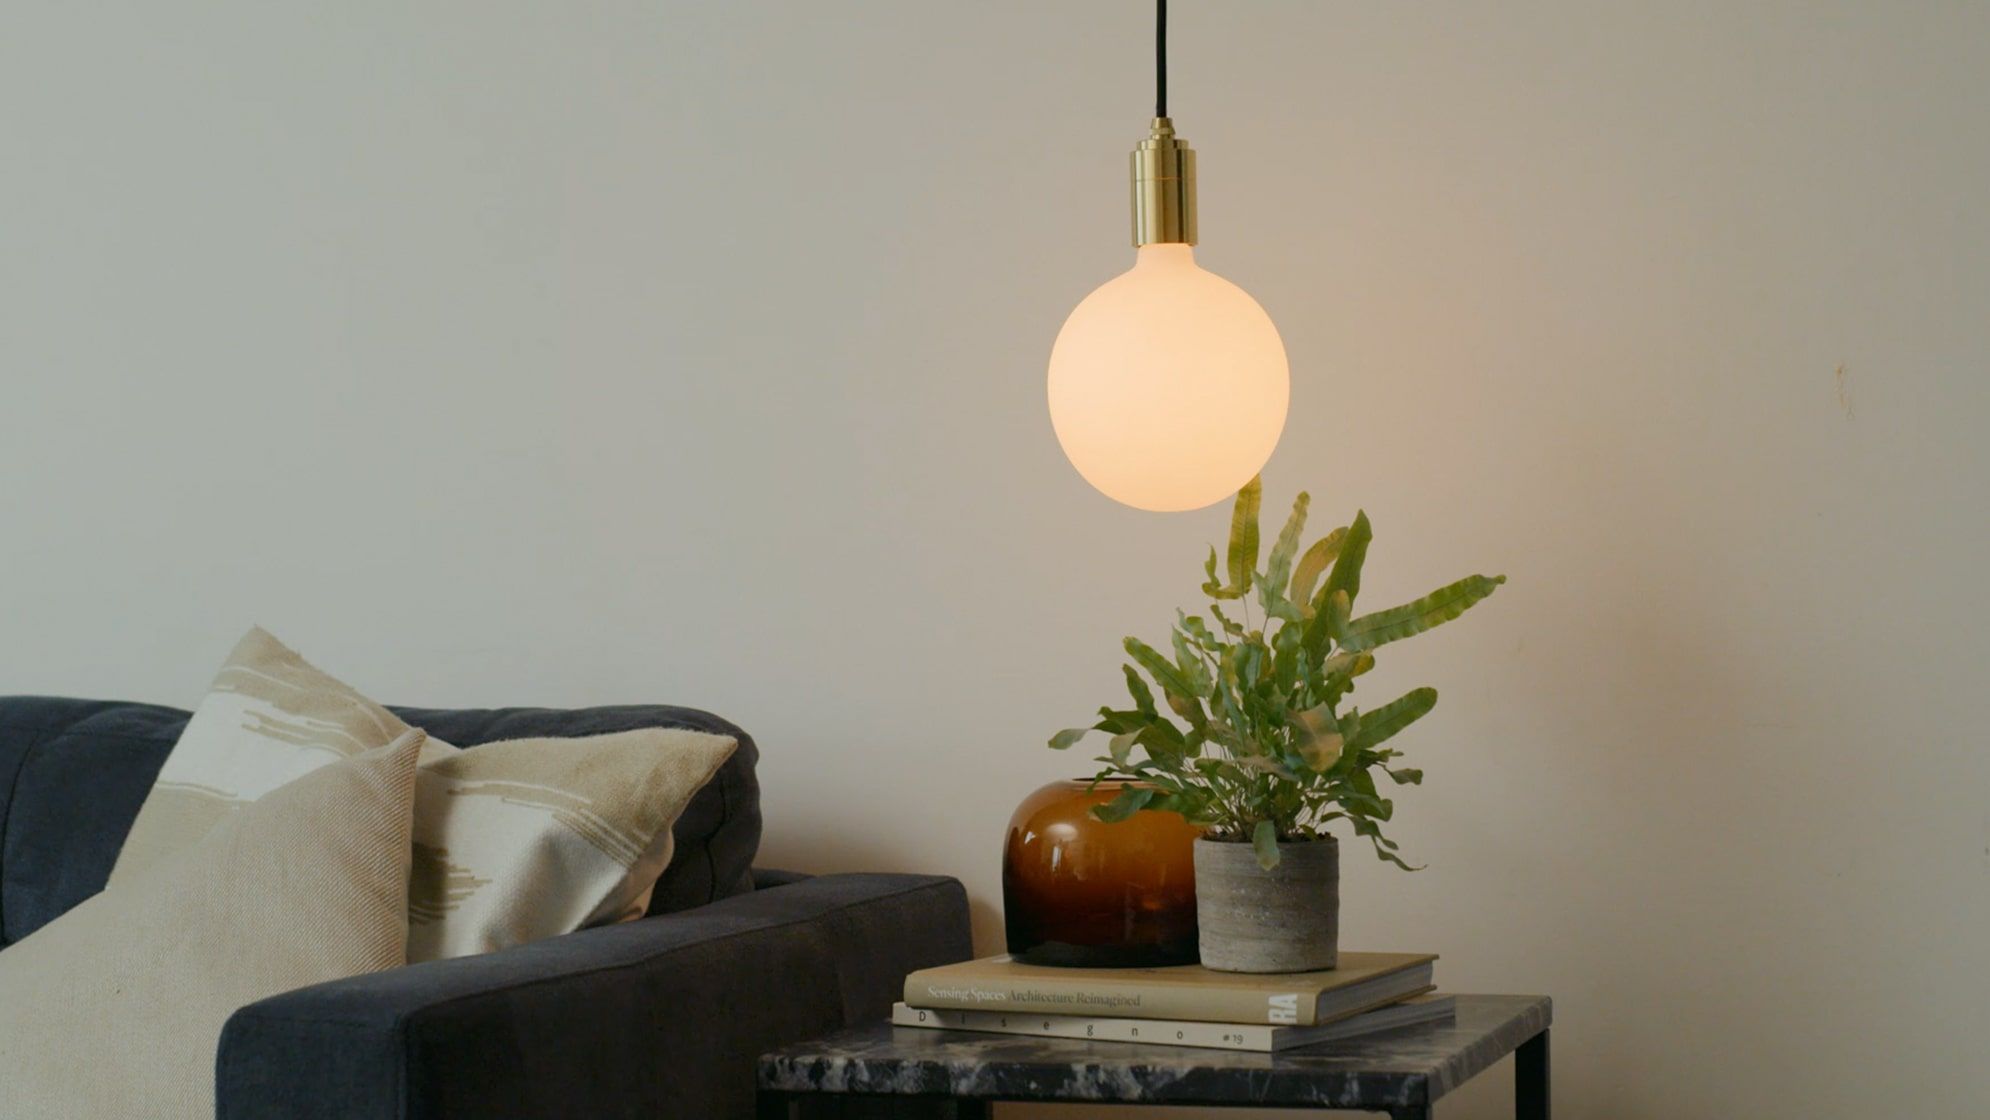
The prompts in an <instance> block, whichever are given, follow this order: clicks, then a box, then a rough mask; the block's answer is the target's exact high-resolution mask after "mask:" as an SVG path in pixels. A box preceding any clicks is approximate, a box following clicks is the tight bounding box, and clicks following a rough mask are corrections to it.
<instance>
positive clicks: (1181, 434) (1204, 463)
mask: <svg viewBox="0 0 1990 1120" xmlns="http://www.w3.org/2000/svg"><path fill="white" fill-rule="evenodd" d="M1167 45H1168V4H1167V0H1156V3H1155V32H1154V72H1155V73H1154V88H1155V96H1154V120H1153V122H1152V125H1151V126H1150V130H1149V132H1148V136H1147V139H1145V140H1143V141H1141V142H1140V144H1139V146H1138V147H1136V148H1134V150H1133V245H1134V261H1133V267H1132V268H1131V269H1129V270H1128V271H1126V272H1124V273H1121V274H1120V275H1119V276H1116V277H1114V278H1113V279H1111V280H1108V281H1106V283H1105V284H1103V285H1101V286H1100V287H1099V288H1098V289H1096V290H1095V291H1093V292H1092V294H1091V295H1088V296H1086V297H1085V299H1084V300H1083V302H1081V303H1079V304H1078V307H1077V309H1076V310H1074V311H1072V312H1071V317H1070V318H1068V319H1066V320H1065V321H1064V328H1063V329H1062V330H1060V331H1058V332H1057V342H1056V343H1055V344H1054V345H1053V346H1052V347H1051V351H1050V422H1051V426H1052V427H1054V428H1055V429H1056V430H1057V442H1058V443H1059V444H1060V445H1062V446H1063V448H1064V454H1065V456H1066V457H1068V458H1069V459H1070V460H1071V465H1072V466H1074V467H1076V468H1077V469H1078V473H1079V474H1080V475H1083V476H1084V478H1085V481H1087V482H1089V483H1091V484H1092V485H1093V486H1095V487H1097V488H1098V489H1099V490H1101V491H1102V492H1104V493H1105V495H1106V496H1107V497H1109V498H1112V499H1114V500H1116V501H1120V502H1124V503H1125V504H1127V505H1129V506H1134V507H1136V508H1138V509H1145V510H1156V511H1171V510H1188V509H1200V508H1202V507H1203V506H1207V505H1210V504H1213V503H1215V502H1219V501H1222V500H1223V499H1225V498H1227V497H1229V496H1230V495H1232V494H1235V493H1236V492H1237V491H1238V490H1239V489H1241V488H1242V487H1243V486H1244V484H1245V483H1247V482H1249V481H1250V480H1251V479H1252V477H1254V476H1255V475H1256V474H1257V473H1258V470H1259V468H1261V467H1263V466H1264V464H1265V460H1267V459H1269V458H1271V452H1272V449H1273V448H1274V447H1276V446H1277V445H1278V436H1279V433H1280V432H1281V431H1283V430H1284V428H1285V410H1286V404H1287V401H1288V398H1289V397H1290V395H1291V376H1290V374H1289V372H1288V371H1287V368H1286V363H1285V344H1284V343H1283V342H1281V341H1280V340H1279V337H1278V328H1277V327H1275V326H1273V325H1272V322H1271V317H1270V316H1269V315H1266V314H1265V312H1264V308H1262V307H1259V306H1258V303H1257V301H1256V300H1254V299H1252V298H1251V297H1250V294H1249V293H1247V292H1245V291H1244V290H1243V289H1242V288H1239V287H1238V286H1237V285H1235V284H1232V283H1231V282H1230V281H1228V280H1225V279H1223V278H1222V277H1221V276H1218V275H1216V274H1215V273H1213V272H1209V271H1206V270H1205V269H1203V268H1202V267H1201V266H1199V265H1197V264H1196V263H1195V248H1194V246H1195V243H1196V221H1195V153H1194V152H1193V151H1191V150H1190V149H1189V146H1188V145H1187V144H1185V143H1183V142H1182V141H1181V140H1180V139H1179V138H1177V137H1176V136H1175V125H1174V122H1173V121H1172V120H1170V119H1169V117H1168V46H1167Z"/></svg>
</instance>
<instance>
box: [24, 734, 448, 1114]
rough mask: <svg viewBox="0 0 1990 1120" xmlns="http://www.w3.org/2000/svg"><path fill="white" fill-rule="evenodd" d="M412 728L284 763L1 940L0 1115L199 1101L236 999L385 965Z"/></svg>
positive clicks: (403, 873)
mask: <svg viewBox="0 0 1990 1120" xmlns="http://www.w3.org/2000/svg"><path fill="white" fill-rule="evenodd" d="M421 744H422V733H421V732H419V731H410V732H408V733H406V734H404V735H402V736H401V737H400V738H398V739H396V740H394V741H393V743H391V744H389V745H388V746H384V747H381V748H379V749H377V750H371V751H367V752H365V753H363V754H360V755H359V756H357V757H355V758H351V759H346V760H344V761H340V762H338V763H336V764H334V765H331V766H326V767H323V768H321V769H319V770H317V771H315V772H313V773H311V774H308V775H306V776H304V777H302V778H299V779H298V780H297V781H295V782H292V783H290V784H289V785H286V786H284V787H283V788H281V789H279V790H277V791H275V792H274V793H271V794H270V795H269V796H268V797H265V798H263V799H262V800H260V801H258V802H256V803H255V804H253V805H250V806H247V807H246V808H244V809H243V810H242V811H241V812H238V813H233V814H231V815H229V817H228V818H227V819H226V820H224V821H221V822H219V823H217V824H216V825H215V827H214V828H213V829H211V830H210V831H209V832H208V833H207V835H206V836H205V837H203V838H202V839H201V840H200V841H199V842H198V843H195V844H194V845H193V846H192V847H190V848H188V849H187V850H186V851H184V852H181V853H180V854H179V855H177V856H174V857H172V858H169V859H166V860H163V861H161V862H159V863H158V864H157V865H156V866H154V867H153V868H152V870H151V872H150V874H148V875H147V876H146V877H145V878H144V880H143V881H141V882H136V883H132V884H130V885H128V886H125V887H122V888H119V889H116V890H109V891H105V892H104V893H102V894H99V895H97V896H96V897H94V898H91V899H89V900H88V901H86V902H84V903H83V904H82V905H80V906H78V907H76V908H75V909H73V910H71V911H69V912H68V913H67V914H64V915H63V916H62V917H60V918H57V919H56V920H55V921H53V922H50V923H49V924H48V925H46V926H44V927H42V928H41V929H39V930H36V931H35V932H34V933H33V934H31V935H30V936H28V937H27V938H26V939H25V940H23V941H21V942H20V943H19V944H17V945H14V946H12V947H11V948H9V949H7V950H6V951H5V952H0V1071H4V1072H0V1116H5V1117H8V1118H10V1120H40V1118H45V1117H46V1118H53V1117H78V1118H91V1120H95V1118H98V1117H106V1116H184V1117H212V1116H213V1115H214V1058H215V1046H216V1043H217V1042H218V1041H219V1040H220V1037H221V1025H222V1023H224V1022H226V1021H227V1019H228V1016H229V1015H231V1014H233V1013H234V1011H235V1010H236V1009H237V1008H239V1007H242V1006H243V1005H245V1004H249V1003H253V1002H255V1001H256V1000H259V999H263V998H265V997H267V996H273V995H276V994H278V993H280V992H287V991H290V990H291V989H293V988H300V987H303V986H305V985H307V984H317V983H321V982H323V981H327V980H337V979H341V978H343V977H347V976H354V975H358V974H360V973H363V972H372V971H375V970H377V969H382V968H393V967H396V966H398V965H400V964H401V963H402V961H403V960H404V959H405V956H406V939H407V906H408V904H407V897H408V851H409V848H408V845H409V835H408V825H409V821H410V818H411V814H412V809H413V804H414V787H415V759H416V757H417V755H418V753H419V752H420V750H421Z"/></svg>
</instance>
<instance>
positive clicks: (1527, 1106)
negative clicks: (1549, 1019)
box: [1513, 1031, 1548, 1120]
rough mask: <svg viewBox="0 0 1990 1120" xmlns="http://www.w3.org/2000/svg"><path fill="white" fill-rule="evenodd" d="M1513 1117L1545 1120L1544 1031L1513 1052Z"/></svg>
mask: <svg viewBox="0 0 1990 1120" xmlns="http://www.w3.org/2000/svg"><path fill="white" fill-rule="evenodd" d="M1513 1115H1514V1120H1548V1032H1547V1031H1542V1032H1541V1033H1540V1034H1537V1035H1535V1036H1534V1037H1533V1038H1530V1039H1528V1040H1527V1041H1525V1042H1523V1043H1521V1044H1520V1049H1518V1050H1515V1051H1514V1052H1513Z"/></svg>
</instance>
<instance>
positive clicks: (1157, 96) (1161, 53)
mask: <svg viewBox="0 0 1990 1120" xmlns="http://www.w3.org/2000/svg"><path fill="white" fill-rule="evenodd" d="M1154 115H1155V116H1157V117H1165V116H1167V115H1168V0H1154Z"/></svg>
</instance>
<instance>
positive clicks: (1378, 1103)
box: [760, 995, 1554, 1109]
mask: <svg viewBox="0 0 1990 1120" xmlns="http://www.w3.org/2000/svg"><path fill="white" fill-rule="evenodd" d="M1553 1015H1554V1009H1553V1005H1552V1003H1551V1002H1550V1001H1549V999H1548V997H1546V996H1487V995H1461V996H1459V997H1458V1014H1457V1017H1456V1019H1454V1020H1453V1021H1452V1022H1450V1023H1429V1024H1424V1025H1422V1026H1413V1027H1404V1028H1401V1029H1399V1030H1393V1031H1386V1032H1383V1033H1380V1034H1374V1035H1369V1036H1367V1037H1365V1038H1355V1039H1348V1040H1346V1041H1343V1042H1329V1043H1322V1044H1320V1045H1317V1046H1308V1047H1302V1048H1299V1049H1294V1050H1285V1051H1282V1052H1280V1053H1276V1054H1258V1053H1250V1052H1246V1051H1236V1050H1202V1049H1191V1048H1187V1047H1177V1046H1142V1045H1140V1044H1138V1043H1131V1042H1081V1041H1078V1040H1075V1039H1061V1038H1037V1037H1032V1036H1018V1035H1002V1034H975V1033H969V1032H962V1031H942V1030H928V1029H923V1028H918V1027H894V1026H892V1025H891V1024H890V1023H888V1022H879V1023H872V1024H868V1025H865V1026H860V1027H852V1028H850V1029H848V1030H845V1031H842V1032H840V1033H837V1034H833V1035H830V1036H828V1037H826V1038H822V1039H817V1040H815V1041H812V1042H804V1043H800V1044H798V1045H795V1046H789V1047H786V1048H784V1049H781V1050H776V1051H774V1052H773V1053H771V1054H766V1055H763V1056H762V1057H761V1059H760V1087H761V1088H762V1089H770V1090H776V1091H784V1092H798V1093H866V1094H890V1095H912V1096H927V1097H933V1096H946V1097H968V1098H980V1099H984V1100H1010V1101H1099V1102H1118V1103H1129V1104H1131V1103H1142V1104H1205V1105H1246V1104H1248V1105H1263V1106H1266V1107H1277V1106H1288V1105H1297V1106H1307V1105H1310V1106H1313V1107H1316V1108H1317V1107H1327V1108H1372V1109H1388V1108H1390V1107H1394V1106H1414V1105H1427V1104H1429V1103H1431V1102H1433V1101H1435V1100H1437V1099H1438V1098H1439V1097H1442V1096H1443V1095H1444V1094H1446V1093H1449V1092H1450V1091H1451V1090H1453V1089H1456V1088H1457V1087H1458V1086H1460V1085H1462V1084H1464V1083H1465V1082H1466V1081H1468V1080H1470V1079H1471V1078H1472V1076H1473V1075H1475V1074H1477V1073H1478V1072H1479V1071H1481V1070H1483V1069H1485V1068H1486V1067H1487V1066H1489V1065H1491V1064H1493V1063H1494V1062H1496V1061H1498V1060H1499V1059H1500V1058H1502V1057H1505V1056H1506V1055H1507V1054H1510V1053H1512V1052H1513V1051H1514V1050H1515V1049H1516V1048H1517V1047H1519V1045H1520V1044H1521V1043H1523V1042H1526V1041H1527V1040H1528V1039H1530V1038H1532V1037H1534V1036H1535V1035H1537V1034H1539V1033H1540V1032H1542V1031H1544V1030H1546V1029H1547V1028H1548V1023H1549V1021H1550V1020H1551V1019H1552V1018H1553Z"/></svg>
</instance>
